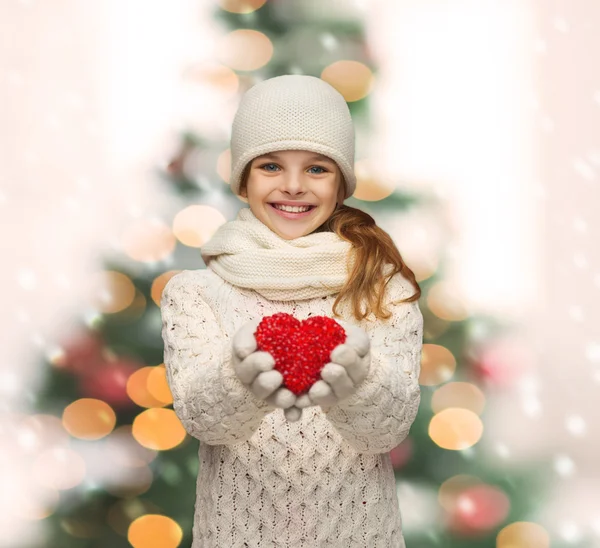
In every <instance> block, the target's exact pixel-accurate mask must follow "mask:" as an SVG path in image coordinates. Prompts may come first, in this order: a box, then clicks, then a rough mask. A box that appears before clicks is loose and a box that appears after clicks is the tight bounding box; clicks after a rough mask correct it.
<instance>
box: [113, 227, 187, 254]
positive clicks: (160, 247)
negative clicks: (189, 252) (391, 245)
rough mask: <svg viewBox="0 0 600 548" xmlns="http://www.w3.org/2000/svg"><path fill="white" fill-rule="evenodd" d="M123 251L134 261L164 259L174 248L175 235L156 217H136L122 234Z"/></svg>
mask: <svg viewBox="0 0 600 548" xmlns="http://www.w3.org/2000/svg"><path fill="white" fill-rule="evenodd" d="M121 238H122V245H123V251H124V252H125V253H126V254H127V255H128V256H129V257H131V258H132V259H133V260H135V261H140V262H156V261H161V260H164V259H166V258H167V257H168V256H169V255H170V254H171V253H172V252H173V249H175V243H176V240H175V236H173V233H172V232H171V229H170V227H169V226H167V225H166V224H165V223H163V222H162V221H160V220H158V219H138V220H135V221H133V222H132V223H130V224H129V226H128V227H127V228H126V229H125V231H124V232H123V235H122V237H121Z"/></svg>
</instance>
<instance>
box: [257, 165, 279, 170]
mask: <svg viewBox="0 0 600 548" xmlns="http://www.w3.org/2000/svg"><path fill="white" fill-rule="evenodd" d="M275 165H277V164H263V165H262V166H260V168H261V169H263V168H264V167H266V166H275ZM266 171H271V170H270V169H267V170H266Z"/></svg>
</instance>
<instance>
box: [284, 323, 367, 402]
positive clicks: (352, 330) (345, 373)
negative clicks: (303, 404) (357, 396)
mask: <svg viewBox="0 0 600 548" xmlns="http://www.w3.org/2000/svg"><path fill="white" fill-rule="evenodd" d="M338 323H339V324H340V325H341V326H342V327H343V328H344V330H345V331H346V342H344V343H343V344H340V345H338V346H336V347H335V348H334V349H333V350H332V351H331V354H330V358H329V359H330V360H331V361H330V362H329V363H328V364H326V365H325V367H324V368H323V369H322V370H321V379H320V380H318V381H317V382H315V384H313V385H312V386H311V388H310V390H309V391H308V398H309V399H310V401H311V402H312V404H313V405H321V406H325V407H329V406H331V405H335V404H336V403H338V402H340V401H341V400H344V399H346V398H348V397H349V396H351V395H352V394H354V393H355V392H356V390H357V389H358V387H359V385H360V384H361V383H362V382H363V381H364V380H365V379H366V378H367V375H368V374H369V368H370V366H371V354H370V349H371V341H370V339H369V335H368V334H367V333H366V332H365V331H364V330H363V329H361V328H360V327H358V326H356V325H352V324H349V323H347V322H344V321H341V320H338ZM296 405H297V404H296Z"/></svg>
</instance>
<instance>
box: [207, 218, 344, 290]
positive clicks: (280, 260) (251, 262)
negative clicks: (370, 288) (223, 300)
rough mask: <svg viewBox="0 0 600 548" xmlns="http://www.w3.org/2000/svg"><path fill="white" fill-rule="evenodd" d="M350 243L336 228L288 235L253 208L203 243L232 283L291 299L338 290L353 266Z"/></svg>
mask: <svg viewBox="0 0 600 548" xmlns="http://www.w3.org/2000/svg"><path fill="white" fill-rule="evenodd" d="M351 248H352V244H350V242H347V241H346V240H343V239H342V238H340V237H339V236H338V235H337V234H335V233H333V232H313V233H312V234H308V235H306V236H301V237H299V238H295V239H293V240H286V239H284V238H281V237H280V236H278V235H277V234H276V233H275V232H273V231H272V230H271V229H270V228H268V227H267V226H266V225H265V224H264V223H263V222H262V221H260V220H259V219H258V218H257V217H256V216H255V215H254V213H252V210H251V209H250V208H242V209H240V211H239V212H238V215H237V217H236V219H235V220H233V221H229V222H227V223H225V224H223V225H221V226H220V227H219V228H218V229H217V231H216V232H215V233H214V235H213V236H212V237H211V239H210V240H209V241H208V242H207V243H206V244H204V245H203V246H202V248H201V255H202V258H203V259H204V262H205V264H206V265H207V267H208V268H210V269H211V270H213V271H214V272H216V273H217V274H218V275H219V276H221V277H222V278H223V279H224V280H226V281H227V282H229V283H231V284H233V285H236V286H239V287H244V288H250V289H254V290H255V291H257V292H258V293H260V294H261V295H263V296H264V297H266V298H267V299H269V300H274V301H291V300H302V299H311V298H315V297H324V296H326V295H332V294H335V293H338V292H339V290H340V289H341V288H342V286H343V285H344V284H345V283H346V280H347V277H348V273H349V271H350V270H349V269H350V267H351V266H352V265H349V264H348V261H349V260H351V256H350V254H349V251H350V250H351Z"/></svg>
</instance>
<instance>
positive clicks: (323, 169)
mask: <svg viewBox="0 0 600 548" xmlns="http://www.w3.org/2000/svg"><path fill="white" fill-rule="evenodd" d="M313 167H316V168H317V169H320V170H322V171H321V172H320V173H325V172H326V171H327V170H326V169H325V168H323V167H321V166H312V167H311V168H310V169H312V168H313Z"/></svg>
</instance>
